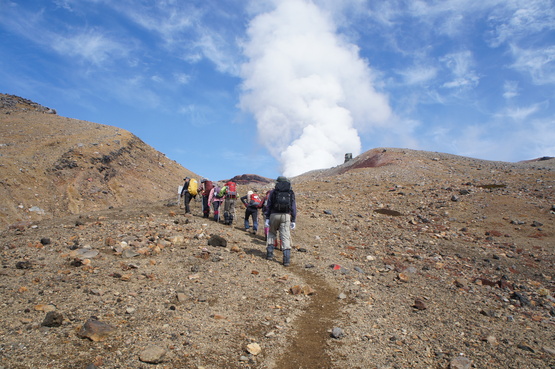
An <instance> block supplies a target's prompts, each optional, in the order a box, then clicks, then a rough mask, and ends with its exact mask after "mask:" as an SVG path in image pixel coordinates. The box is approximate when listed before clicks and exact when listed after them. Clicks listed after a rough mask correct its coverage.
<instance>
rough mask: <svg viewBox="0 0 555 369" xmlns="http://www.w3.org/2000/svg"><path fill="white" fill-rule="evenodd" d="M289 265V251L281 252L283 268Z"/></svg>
mask: <svg viewBox="0 0 555 369" xmlns="http://www.w3.org/2000/svg"><path fill="white" fill-rule="evenodd" d="M290 264H291V249H288V250H283V266H286V267H288V266H289V265H290Z"/></svg>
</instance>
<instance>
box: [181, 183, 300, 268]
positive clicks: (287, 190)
mask: <svg viewBox="0 0 555 369" xmlns="http://www.w3.org/2000/svg"><path fill="white" fill-rule="evenodd" d="M184 181H185V182H184V184H183V188H182V190H181V192H180V196H181V197H182V198H183V201H184V205H185V214H191V208H190V202H191V200H192V199H193V198H196V196H197V195H200V196H201V198H202V214H203V217H204V218H209V217H210V209H211V208H212V209H213V212H214V221H216V222H219V221H220V208H221V206H222V203H223V213H224V214H223V223H224V224H225V225H232V224H233V220H234V216H235V202H236V200H237V199H240V200H241V203H242V204H243V205H244V207H245V218H244V225H245V230H246V231H247V232H249V233H250V232H251V226H250V222H251V219H252V233H253V234H256V233H257V232H258V225H259V223H258V213H259V210H260V211H261V212H262V215H263V217H264V235H265V238H266V259H268V260H274V249H275V248H276V247H278V242H277V233H278V232H279V239H280V243H279V244H280V247H281V250H282V251H283V265H284V266H289V265H290V263H291V230H293V229H295V221H296V218H297V203H296V201H295V192H293V188H292V187H291V182H290V180H289V179H288V178H286V177H284V176H279V177H278V178H277V180H276V184H275V187H274V189H272V190H269V191H267V192H266V194H265V195H264V196H260V195H259V194H258V193H256V192H254V191H248V192H247V194H246V195H245V196H242V197H239V195H238V193H237V184H236V183H235V182H233V181H227V182H226V183H225V184H224V185H223V186H220V185H219V184H218V183H214V182H212V181H210V180H208V179H202V180H201V181H200V185H199V183H198V181H197V180H196V179H194V178H190V177H185V178H184Z"/></svg>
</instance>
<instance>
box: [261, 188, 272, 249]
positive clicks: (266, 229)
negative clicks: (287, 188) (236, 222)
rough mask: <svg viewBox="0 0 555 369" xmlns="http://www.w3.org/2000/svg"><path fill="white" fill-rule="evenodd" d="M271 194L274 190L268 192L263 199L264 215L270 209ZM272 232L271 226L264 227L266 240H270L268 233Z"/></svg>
mask: <svg viewBox="0 0 555 369" xmlns="http://www.w3.org/2000/svg"><path fill="white" fill-rule="evenodd" d="M270 192H272V190H268V191H266V194H265V195H264V198H263V199H262V215H264V214H266V210H267V209H268V199H269V198H270ZM269 230H270V226H267V227H266V226H264V239H265V240H268V231H269Z"/></svg>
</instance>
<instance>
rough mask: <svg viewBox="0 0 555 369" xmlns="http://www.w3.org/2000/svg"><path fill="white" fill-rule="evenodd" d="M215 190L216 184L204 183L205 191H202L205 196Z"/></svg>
mask: <svg viewBox="0 0 555 369" xmlns="http://www.w3.org/2000/svg"><path fill="white" fill-rule="evenodd" d="M213 188H214V184H213V183H212V181H208V180H206V181H204V191H202V193H203V194H204V196H208V195H209V194H210V191H211V190H212V189H213Z"/></svg>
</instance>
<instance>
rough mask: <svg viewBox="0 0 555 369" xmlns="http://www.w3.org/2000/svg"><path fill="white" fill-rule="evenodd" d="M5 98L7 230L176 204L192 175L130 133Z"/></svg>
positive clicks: (1, 120) (2, 192) (0, 116)
mask: <svg viewBox="0 0 555 369" xmlns="http://www.w3.org/2000/svg"><path fill="white" fill-rule="evenodd" d="M0 97H1V100H0V137H2V138H1V142H0V155H1V159H2V161H1V164H0V201H1V203H2V205H1V212H0V214H1V215H0V223H1V224H2V225H4V226H5V225H7V224H11V223H14V222H21V221H31V220H39V219H45V218H46V219H47V218H52V217H59V216H63V215H67V214H77V213H80V212H82V211H89V210H101V209H106V208H109V207H119V206H133V205H141V204H144V203H145V202H156V201H159V200H161V199H171V198H175V194H176V190H177V186H179V185H180V184H181V181H182V178H183V176H184V175H192V174H193V173H191V172H190V171H188V170H186V169H185V168H183V167H182V166H181V165H179V164H177V163H176V162H175V161H173V160H170V159H168V158H167V157H166V156H165V155H164V154H162V153H160V152H158V151H156V150H154V149H153V148H152V147H150V146H148V145H146V144H145V143H144V142H143V141H141V140H140V139H139V138H138V137H136V136H135V135H133V134H132V133H130V132H128V131H125V130H122V129H119V128H116V127H112V126H107V125H101V124H96V123H91V122H86V121H81V120H76V119H70V118H65V117H61V116H58V115H56V114H55V111H54V110H53V109H49V108H45V107H42V106H40V105H38V104H35V103H33V102H30V101H29V100H25V99H22V98H18V97H15V96H10V95H0Z"/></svg>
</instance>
